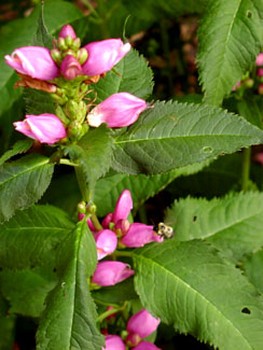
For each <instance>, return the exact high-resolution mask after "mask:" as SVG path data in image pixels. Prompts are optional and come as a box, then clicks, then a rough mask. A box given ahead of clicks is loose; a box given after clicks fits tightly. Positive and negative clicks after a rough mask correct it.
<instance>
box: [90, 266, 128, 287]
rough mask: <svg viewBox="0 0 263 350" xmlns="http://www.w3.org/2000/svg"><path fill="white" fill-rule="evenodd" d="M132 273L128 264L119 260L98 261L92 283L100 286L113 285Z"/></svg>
mask: <svg viewBox="0 0 263 350" xmlns="http://www.w3.org/2000/svg"><path fill="white" fill-rule="evenodd" d="M132 275H134V271H133V270H132V269H131V268H130V266H129V265H128V264H124V263H123V262H120V261H102V262H99V263H98V265H97V268H96V270H95V272H94V275H93V277H92V283H94V284H97V285H98V286H101V287H107V286H114V285H115V284H117V283H120V282H122V281H124V280H125V279H127V278H129V277H131V276H132Z"/></svg>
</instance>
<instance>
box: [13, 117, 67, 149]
mask: <svg viewBox="0 0 263 350" xmlns="http://www.w3.org/2000/svg"><path fill="white" fill-rule="evenodd" d="M13 125H14V126H15V129H16V130H17V131H19V132H21V133H22V134H24V135H26V136H28V137H30V138H32V139H34V140H37V141H39V142H41V143H47V144H49V145H52V144H53V143H56V142H58V141H59V140H61V139H63V138H64V137H66V136H67V133H66V130H65V127H64V125H63V124H62V122H61V121H60V119H59V118H58V117H57V116H56V115H54V114H49V113H44V114H40V115H26V119H24V120H23V121H21V122H15V123H13Z"/></svg>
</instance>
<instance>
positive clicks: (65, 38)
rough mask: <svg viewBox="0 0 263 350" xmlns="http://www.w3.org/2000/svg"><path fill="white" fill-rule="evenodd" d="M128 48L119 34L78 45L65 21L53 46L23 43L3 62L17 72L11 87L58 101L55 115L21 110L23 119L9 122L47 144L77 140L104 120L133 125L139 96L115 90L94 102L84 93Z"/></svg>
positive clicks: (143, 104) (139, 107) (140, 104)
mask: <svg viewBox="0 0 263 350" xmlns="http://www.w3.org/2000/svg"><path fill="white" fill-rule="evenodd" d="M130 49H131V45H130V44H129V43H123V42H122V40H121V39H107V40H102V41H96V42H91V43H89V44H87V45H85V46H83V47H81V41H80V39H79V38H78V37H77V36H76V33H75V31H74V29H73V28H72V27H71V26H70V25H65V26H64V27H63V28H62V29H61V31H60V33H59V35H58V39H56V40H54V47H53V49H51V50H49V49H48V48H45V47H40V46H26V47H21V48H18V49H16V50H14V52H13V53H12V54H11V55H6V56H5V61H6V63H7V64H8V65H9V66H10V67H12V68H13V69H15V70H16V72H17V73H18V75H19V77H20V80H19V81H18V82H17V84H16V85H17V86H23V87H30V88H34V89H38V90H43V91H45V92H48V93H50V95H51V96H52V97H53V99H54V103H55V104H56V105H57V106H58V108H57V113H56V114H48V113H44V114H40V115H26V119H25V120H24V121H22V122H16V123H15V124H14V125H15V127H16V130H18V131H19V132H21V133H23V134H25V135H26V136H28V137H30V138H32V139H34V140H37V141H38V142H40V143H47V144H49V145H52V144H55V143H57V142H60V141H62V140H63V142H66V141H67V140H68V139H69V140H73V141H75V140H78V139H80V138H81V137H82V136H83V135H84V134H85V133H86V132H87V130H88V126H91V127H98V126H99V125H101V124H102V123H106V124H107V126H108V127H110V128H120V127H126V126H129V125H131V124H133V123H134V122H135V121H136V120H137V119H138V117H139V114H140V113H141V112H142V111H144V110H145V109H146V108H147V103H146V102H145V101H144V100H142V99H140V98H138V97H136V96H134V95H132V94H130V93H128V92H119V93H115V94H113V95H111V96H109V97H108V98H106V99H105V100H104V101H102V102H101V103H99V104H97V105H96V106H95V107H94V102H95V100H94V97H93V99H89V98H87V95H88V94H89V93H90V92H92V89H90V88H89V86H91V85H92V84H94V83H97V82H98V81H99V79H100V78H101V77H103V76H104V75H105V74H106V73H107V72H109V71H110V70H111V69H112V68H113V67H114V66H115V65H116V64H117V63H118V62H119V61H120V60H121V59H122V58H123V57H124V56H125V55H126V54H127V53H128V52H129V51H130ZM84 98H85V102H84ZM86 101H87V102H86Z"/></svg>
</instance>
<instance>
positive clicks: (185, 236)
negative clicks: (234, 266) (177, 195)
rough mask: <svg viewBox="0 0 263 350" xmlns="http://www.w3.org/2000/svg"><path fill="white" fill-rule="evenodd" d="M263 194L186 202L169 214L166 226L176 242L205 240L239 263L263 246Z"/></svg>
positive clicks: (187, 199) (246, 194) (244, 194)
mask: <svg viewBox="0 0 263 350" xmlns="http://www.w3.org/2000/svg"><path fill="white" fill-rule="evenodd" d="M262 213H263V193H258V192H246V193H237V194H232V195H228V196H226V197H224V198H222V199H219V198H215V199H213V200H211V201H208V200H206V199H195V198H186V199H183V200H180V201H178V202H175V203H174V205H173V207H172V208H171V209H169V210H168V213H167V216H166V222H167V223H168V224H171V225H172V226H173V227H174V230H175V232H176V239H177V240H180V241H188V240H192V239H197V238H199V239H206V241H208V242H209V243H211V244H213V245H214V246H215V247H216V248H217V249H219V250H220V251H221V252H222V253H223V255H224V256H227V257H228V258H231V259H234V261H238V260H240V259H242V258H244V256H245V255H247V254H250V253H252V252H253V251H255V250H259V249H260V248H261V247H262V246H263V215H262Z"/></svg>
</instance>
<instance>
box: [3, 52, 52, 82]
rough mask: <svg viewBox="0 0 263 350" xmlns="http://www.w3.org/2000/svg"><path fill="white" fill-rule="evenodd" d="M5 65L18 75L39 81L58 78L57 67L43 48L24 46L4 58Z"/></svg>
mask: <svg viewBox="0 0 263 350" xmlns="http://www.w3.org/2000/svg"><path fill="white" fill-rule="evenodd" d="M5 61H6V63H7V64H8V65H9V66H10V67H12V68H13V69H15V70H16V71H17V72H18V73H21V74H24V75H29V76H30V77H31V78H35V79H39V80H52V79H54V78H56V77H57V76H58V73H59V72H58V67H57V66H56V63H55V62H54V61H53V59H52V57H51V55H50V52H49V50H48V49H46V48H45V47H40V46H25V47H21V48H19V49H16V50H15V51H14V52H13V53H12V54H11V56H9V55H7V56H5Z"/></svg>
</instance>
